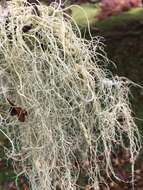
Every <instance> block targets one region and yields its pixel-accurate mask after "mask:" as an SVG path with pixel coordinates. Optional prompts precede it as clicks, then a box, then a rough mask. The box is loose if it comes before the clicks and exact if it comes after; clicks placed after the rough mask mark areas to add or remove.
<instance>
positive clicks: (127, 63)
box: [0, 0, 143, 190]
mask: <svg viewBox="0 0 143 190" xmlns="http://www.w3.org/2000/svg"><path fill="white" fill-rule="evenodd" d="M28 1H29V2H30V3H35V2H36V0H28ZM41 2H43V3H46V4H47V5H49V4H50V3H52V2H53V1H52V0H49V1H48V0H41ZM57 2H58V0H57ZM62 3H63V6H69V5H76V6H72V8H71V16H72V17H73V18H74V19H75V20H76V22H77V23H78V25H79V27H80V29H81V32H82V36H83V37H84V38H87V39H90V33H89V30H88V22H87V18H88V20H89V24H90V32H91V34H92V36H98V37H99V38H98V39H100V42H101V43H104V44H105V46H104V49H105V52H106V53H107V56H108V58H109V60H110V61H109V64H108V65H107V67H108V69H110V70H111V71H112V72H113V74H114V75H119V76H125V77H127V78H129V79H130V80H132V81H133V82H135V83H137V84H138V85H141V86H143V2H142V0H69V1H62ZM79 5H80V6H81V7H82V9H81V8H79V7H78V6H79ZM113 63H114V64H113ZM131 106H132V109H133V115H134V117H135V120H136V123H137V125H138V126H139V129H140V132H141V134H143V89H142V88H140V87H138V86H136V87H132V88H131ZM6 143H7V142H6V141H5V139H3V137H2V135H1V136H0V151H1V152H0V190H16V189H17V188H16V185H15V174H14V172H13V169H12V167H11V163H10V162H9V161H7V160H5V159H4V157H3V155H4V152H3V148H2V147H3V146H4V145H5V144H6ZM142 152H143V151H141V155H140V157H139V159H138V160H137V163H136V171H135V180H136V181H135V190H143V181H142V178H143V157H142ZM128 159H129V158H128V153H126V152H119V156H118V157H117V158H113V162H114V165H115V167H116V168H117V169H118V172H119V174H120V176H121V178H123V179H124V180H126V179H128V177H129V176H130V173H129V171H128V167H127V162H128ZM80 180H81V183H83V184H84V186H85V190H90V188H89V187H88V186H86V182H85V180H84V179H82V176H81V179H80ZM107 181H108V183H109V186H110V189H111V190H120V189H122V190H130V189H131V186H130V184H129V183H122V182H117V181H116V180H115V182H112V181H110V180H109V179H107ZM19 184H20V190H29V189H30V188H29V187H28V182H27V179H26V178H25V177H21V178H20V179H19ZM83 184H82V185H83ZM102 189H103V190H105V189H107V188H106V187H104V186H102V185H101V190H102Z"/></svg>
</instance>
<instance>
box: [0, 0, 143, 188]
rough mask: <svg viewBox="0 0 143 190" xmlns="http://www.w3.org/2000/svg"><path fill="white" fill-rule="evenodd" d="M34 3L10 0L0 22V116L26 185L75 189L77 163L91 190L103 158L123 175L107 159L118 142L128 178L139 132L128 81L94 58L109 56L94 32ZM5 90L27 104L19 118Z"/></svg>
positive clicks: (96, 185) (10, 153)
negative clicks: (87, 35)
mask: <svg viewBox="0 0 143 190" xmlns="http://www.w3.org/2000/svg"><path fill="white" fill-rule="evenodd" d="M37 8H38V11H39V13H40V15H37V14H35V13H34V12H33V7H32V6H25V4H24V3H19V1H13V2H12V3H11V4H10V5H9V10H10V14H9V16H8V17H7V18H6V19H5V22H2V23H1V25H0V99H1V104H2V107H3V109H4V111H5V113H7V114H1V113H0V114H1V118H3V119H6V122H4V120H1V131H2V132H3V133H4V134H5V136H6V137H7V138H8V139H9V140H10V142H11V145H12V146H11V149H9V150H7V151H6V154H7V157H8V158H11V159H12V160H14V161H19V165H20V166H21V168H22V171H19V170H18V171H16V172H17V175H18V176H19V175H21V174H25V175H26V176H28V178H29V182H30V185H31V189H32V190H39V189H41V190H51V189H56V188H57V187H58V188H60V189H61V190H70V189H72V190H74V189H79V188H81V187H80V184H79V183H78V178H79V176H80V173H81V170H82V168H84V169H85V171H86V176H88V183H89V185H90V186H91V187H92V188H93V189H95V190H97V189H99V183H105V181H104V178H103V176H102V174H103V165H104V166H105V167H104V168H105V172H106V173H107V174H108V175H110V176H111V175H113V176H114V177H115V178H117V179H118V180H121V179H119V177H118V176H117V175H116V173H115V172H114V169H113V167H112V162H111V154H112V152H114V148H116V147H117V146H120V147H122V148H123V149H127V150H129V151H130V159H131V166H132V180H131V182H132V184H133V180H134V177H133V176H134V175H133V172H134V163H135V159H136V157H137V155H138V153H139V150H140V137H139V133H138V129H137V126H136V125H135V122H134V119H133V117H132V113H131V109H130V104H129V100H128V94H129V83H130V82H129V81H128V80H127V79H126V80H124V79H122V78H119V77H117V76H116V77H114V76H111V73H110V75H109V74H108V72H107V71H104V70H103V69H102V68H101V67H100V66H99V65H100V63H102V62H103V61H104V62H106V61H107V58H106V57H104V56H105V55H104V52H103V51H102V43H100V42H99V38H92V39H91V41H90V42H88V41H87V40H84V39H82V38H81V37H80V36H81V35H80V32H79V29H78V27H77V26H76V24H75V23H74V22H73V21H72V19H71V20H70V19H69V18H70V16H69V15H67V14H66V13H65V12H64V10H62V9H60V7H58V6H57V7H51V6H49V7H47V6H44V5H41V4H39V5H37ZM98 49H100V50H101V51H102V53H103V56H102V55H101V52H100V53H99V52H98ZM98 64H99V65H98ZM109 76H110V77H109ZM7 98H9V99H10V100H11V101H13V102H14V103H15V104H16V105H18V106H19V107H21V108H23V109H24V110H26V112H27V116H26V119H25V120H24V122H20V121H19V119H18V117H16V116H15V115H14V116H12V115H10V114H9V106H8V102H7ZM124 138H126V139H124ZM101 155H102V156H103V159H102V160H99V157H100V156H101Z"/></svg>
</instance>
